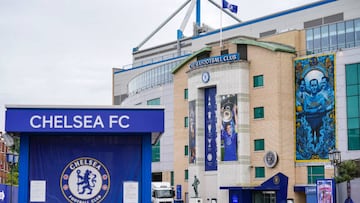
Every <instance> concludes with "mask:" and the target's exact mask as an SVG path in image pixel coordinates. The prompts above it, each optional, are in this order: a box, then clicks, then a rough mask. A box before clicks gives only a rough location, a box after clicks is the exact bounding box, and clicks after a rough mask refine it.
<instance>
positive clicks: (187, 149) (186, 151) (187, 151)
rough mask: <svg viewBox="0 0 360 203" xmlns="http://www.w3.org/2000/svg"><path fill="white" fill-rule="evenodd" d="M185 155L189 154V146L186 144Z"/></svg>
mask: <svg viewBox="0 0 360 203" xmlns="http://www.w3.org/2000/svg"><path fill="white" fill-rule="evenodd" d="M184 155H185V156H189V146H188V145H185V146H184Z"/></svg>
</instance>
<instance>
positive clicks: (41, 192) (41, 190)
mask: <svg viewBox="0 0 360 203" xmlns="http://www.w3.org/2000/svg"><path fill="white" fill-rule="evenodd" d="M30 202H46V181H44V180H32V181H31V182H30Z"/></svg>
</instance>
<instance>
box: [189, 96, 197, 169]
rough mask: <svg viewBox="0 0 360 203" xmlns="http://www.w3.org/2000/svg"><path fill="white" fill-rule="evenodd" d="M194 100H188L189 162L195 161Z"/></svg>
mask: <svg viewBox="0 0 360 203" xmlns="http://www.w3.org/2000/svg"><path fill="white" fill-rule="evenodd" d="M195 116H196V115H195V101H190V102H189V145H190V149H189V151H190V157H189V163H195V160H196V137H195V135H196V131H195V129H196V128H195V127H196V117H195Z"/></svg>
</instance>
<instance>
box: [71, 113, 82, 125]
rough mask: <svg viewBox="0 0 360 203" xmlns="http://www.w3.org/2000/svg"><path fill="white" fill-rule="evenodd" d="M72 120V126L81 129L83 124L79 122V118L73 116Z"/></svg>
mask: <svg viewBox="0 0 360 203" xmlns="http://www.w3.org/2000/svg"><path fill="white" fill-rule="evenodd" d="M73 120H74V124H73V126H74V128H82V126H83V124H82V122H81V116H79V115H76V116H74V119H73Z"/></svg>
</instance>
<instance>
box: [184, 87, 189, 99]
mask: <svg viewBox="0 0 360 203" xmlns="http://www.w3.org/2000/svg"><path fill="white" fill-rule="evenodd" d="M188 98H189V90H188V89H187V88H186V89H184V99H188Z"/></svg>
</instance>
